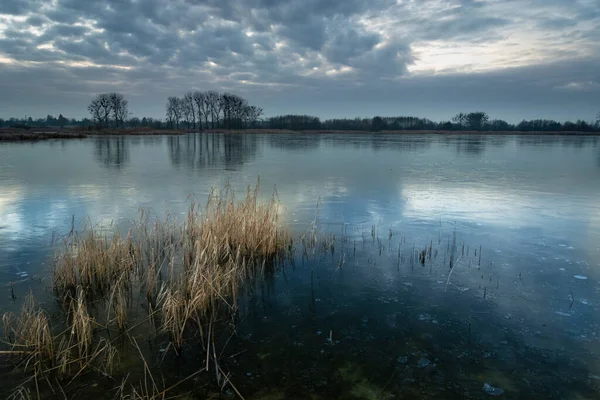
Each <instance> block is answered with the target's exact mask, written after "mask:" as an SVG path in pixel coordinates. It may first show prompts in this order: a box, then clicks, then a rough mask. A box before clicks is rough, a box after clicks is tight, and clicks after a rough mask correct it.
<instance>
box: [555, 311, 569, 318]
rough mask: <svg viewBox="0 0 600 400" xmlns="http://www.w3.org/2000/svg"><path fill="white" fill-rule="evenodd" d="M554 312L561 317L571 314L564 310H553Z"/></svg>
mask: <svg viewBox="0 0 600 400" xmlns="http://www.w3.org/2000/svg"><path fill="white" fill-rule="evenodd" d="M554 313H555V314H556V315H560V316H561V317H570V316H571V314H569V313H566V312H562V311H554Z"/></svg>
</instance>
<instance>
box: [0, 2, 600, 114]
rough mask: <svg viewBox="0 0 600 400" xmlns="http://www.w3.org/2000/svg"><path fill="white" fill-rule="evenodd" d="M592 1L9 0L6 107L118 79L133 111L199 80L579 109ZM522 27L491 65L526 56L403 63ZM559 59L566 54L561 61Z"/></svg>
mask: <svg viewBox="0 0 600 400" xmlns="http://www.w3.org/2000/svg"><path fill="white" fill-rule="evenodd" d="M597 5H598V4H597V2H595V1H588V0H580V1H571V0H508V1H496V0H487V1H484V0H431V1H427V2H422V1H416V0H410V1H403V2H399V3H398V2H396V1H395V0H374V1H364V0H346V1H322V0H144V1H139V0H111V1H108V0H106V1H87V0H56V1H55V2H49V1H38V0H13V1H4V2H0V84H2V89H3V96H2V97H1V99H0V107H1V108H2V109H3V110H5V111H4V112H8V113H9V114H12V113H14V114H19V115H21V114H23V113H24V112H25V113H27V114H36V112H35V110H33V111H32V110H30V109H29V107H31V106H32V104H33V105H35V107H38V105H39V104H41V101H42V99H50V98H52V99H53V100H52V101H51V102H50V103H49V105H48V107H50V108H51V107H55V108H56V109H58V108H59V107H63V108H64V109H63V108H61V110H56V111H53V109H49V110H47V111H48V112H55V113H57V112H63V113H64V114H70V115H74V116H75V115H76V116H82V115H84V113H85V108H84V107H82V106H81V99H85V98H89V97H92V96H93V95H94V93H97V92H99V91H104V90H113V89H115V88H117V89H118V90H119V91H122V92H124V93H125V94H129V95H130V96H131V97H132V102H131V103H132V108H133V110H134V111H135V112H136V113H138V114H154V116H161V115H162V114H163V110H162V107H163V105H164V104H163V103H164V98H165V96H167V95H174V94H181V93H183V92H184V91H187V90H190V88H198V89H217V90H231V91H235V92H238V93H240V94H242V95H247V96H248V97H251V100H253V101H254V102H255V103H257V104H259V105H261V106H263V107H264V108H265V109H266V111H267V113H269V114H275V113H279V112H295V111H297V112H305V111H306V110H308V109H310V107H311V104H313V103H315V104H316V103H318V102H319V101H324V99H327V101H328V102H329V103H328V105H326V104H321V105H320V106H319V107H318V108H316V109H315V110H316V111H315V112H316V113H325V114H328V113H329V114H331V113H332V112H334V111H335V112H339V113H341V115H348V114H350V115H351V114H354V113H355V111H352V110H353V108H352V107H354V106H352V104H355V103H362V104H365V105H374V104H377V105H378V107H379V108H380V109H382V108H385V107H386V104H387V105H388V106H389V108H390V110H397V109H398V108H399V107H398V106H399V105H402V104H400V103H402V102H404V103H405V104H404V105H406V104H410V106H413V107H414V106H415V102H421V103H422V104H423V105H428V104H433V103H435V104H438V103H439V99H442V98H443V99H447V101H448V102H450V103H452V104H458V103H461V102H463V101H464V103H465V104H469V102H471V103H473V106H477V105H478V104H482V102H483V104H489V105H494V106H495V107H497V106H499V104H501V103H502V102H503V101H505V102H508V101H510V99H511V98H513V97H514V96H520V97H519V99H520V100H519V101H523V100H524V99H528V100H529V101H530V102H532V103H535V102H536V101H537V104H543V103H545V102H546V103H547V102H548V98H549V97H551V96H554V97H555V98H561V96H562V98H569V99H572V100H570V101H572V104H573V106H572V109H573V110H575V109H577V105H578V106H579V109H585V106H584V105H582V104H583V102H584V101H586V102H593V101H592V100H595V101H596V102H598V103H600V98H599V97H600V90H599V89H598V84H599V81H600V78H599V77H598V73H597V72H593V71H594V68H593V67H599V68H597V69H596V71H597V70H600V66H599V65H598V59H599V56H598V50H600V48H599V46H598V44H597V43H599V42H600V28H598V27H599V26H600V7H598V6H597ZM528 29H536V31H535V32H536V35H537V36H536V38H537V39H536V40H537V43H538V44H534V45H531V46H528V47H527V46H525V47H523V48H519V50H518V51H516V50H515V51H514V52H513V53H507V54H508V55H507V56H506V57H505V58H503V59H502V60H501V61H499V62H498V68H499V67H500V66H502V67H506V66H511V62H512V60H513V59H514V60H517V59H518V60H519V63H523V61H522V60H523V59H525V60H533V61H529V63H530V64H532V65H530V66H528V67H519V68H507V69H503V70H501V71H500V70H497V68H494V65H492V66H490V65H486V68H485V70H486V71H487V72H478V73H458V72H456V71H454V72H453V71H447V72H446V73H444V74H434V73H433V71H429V72H427V70H426V71H420V72H419V73H411V72H410V71H411V68H412V67H414V66H415V65H417V66H418V63H419V62H420V60H421V59H426V58H427V57H430V58H431V57H434V58H433V59H434V60H435V59H436V58H435V56H436V55H437V54H436V51H441V50H435V49H436V48H439V49H442V50H443V49H444V48H445V47H444V46H451V47H452V46H454V47H456V46H457V43H458V44H459V45H462V46H475V45H478V46H491V45H493V44H495V43H500V42H502V41H507V40H512V41H513V42H514V43H512V44H511V45H512V46H520V45H521V43H522V42H527V40H529V36H527V35H528V34H529V33H528ZM519 35H524V36H522V37H521V36H519ZM557 41H558V42H557ZM430 43H434V44H435V46H438V47H431V46H430ZM428 46H430V47H428ZM508 46H509V45H508V44H506V45H505V46H504V47H502V48H499V50H498V52H502V51H509V50H510V48H509V47H508ZM536 46H537V47H536ZM542 46H543V47H542ZM415 48H418V49H419V51H420V53H416V52H415ZM423 49H425V51H429V53H427V54H423V53H422V52H423V51H424V50H423ZM427 49H430V50H427ZM460 51H469V50H464V49H458V50H456V52H460ZM471 51H472V50H471ZM458 56H460V54H458V55H457V57H458ZM462 57H463V58H462V59H464V60H465V61H464V63H466V64H469V65H478V63H484V62H487V63H488V64H489V62H490V61H486V60H485V59H484V58H483V57H482V58H481V59H479V57H478V55H477V54H470V53H467V55H466V56H465V55H463V56H462ZM566 58H569V59H570V61H569V62H567V63H562V61H560V60H563V59H566ZM540 60H544V61H540ZM553 60H556V61H553ZM450 61H452V60H450ZM515 62H516V61H515ZM429 68H435V69H436V70H437V69H442V70H443V69H444V68H445V67H444V65H434V66H432V67H429ZM35 87H37V89H36V90H33V88H35ZM475 88H477V89H475ZM484 94H485V95H484ZM35 96H36V98H35V99H34V98H33V97H35ZM536 96H538V97H536ZM578 96H579V97H578ZM536 99H537V100H536ZM133 100H135V101H133ZM152 101H153V102H152ZM557 101H558V100H557ZM136 104H139V105H138V106H136ZM285 104H289V105H290V106H289V107H288V108H286V106H285ZM345 105H346V106H345ZM65 107H66V108H65ZM136 107H137V108H136ZM369 107H370V106H365V107H363V108H364V109H365V110H369ZM568 107H570V106H567V107H566V108H568ZM400 108H401V107H400ZM520 108H521V109H523V108H525V109H526V108H527V107H526V106H523V105H521V106H520ZM534 108H535V104H533V105H530V109H531V110H533V109H534ZM47 111H46V110H45V109H43V108H40V109H39V112H37V113H39V114H45V113H46V112H47ZM369 113H379V112H378V111H376V110H375V111H373V110H370V111H369ZM432 116H433V115H432Z"/></svg>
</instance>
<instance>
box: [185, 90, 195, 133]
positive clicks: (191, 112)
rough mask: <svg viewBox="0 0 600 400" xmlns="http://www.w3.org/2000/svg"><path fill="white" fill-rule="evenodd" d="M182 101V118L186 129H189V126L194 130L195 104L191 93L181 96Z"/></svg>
mask: <svg viewBox="0 0 600 400" xmlns="http://www.w3.org/2000/svg"><path fill="white" fill-rule="evenodd" d="M182 101H183V103H182V111H183V118H184V119H185V121H186V123H187V126H188V129H190V125H192V126H193V127H194V129H196V103H195V102H194V95H193V94H192V92H187V93H186V94H185V95H184V96H183V99H182Z"/></svg>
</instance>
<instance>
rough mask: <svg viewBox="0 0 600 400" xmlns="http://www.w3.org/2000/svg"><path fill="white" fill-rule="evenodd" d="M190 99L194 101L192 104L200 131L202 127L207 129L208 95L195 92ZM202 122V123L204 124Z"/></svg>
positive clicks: (208, 115) (208, 114)
mask: <svg viewBox="0 0 600 400" xmlns="http://www.w3.org/2000/svg"><path fill="white" fill-rule="evenodd" d="M192 97H193V99H194V103H196V112H197V114H198V124H199V128H200V130H202V127H203V126H204V128H208V119H209V117H210V105H209V104H208V94H207V93H205V92H200V91H195V92H194V94H193V95H192ZM202 121H204V124H203V123H202Z"/></svg>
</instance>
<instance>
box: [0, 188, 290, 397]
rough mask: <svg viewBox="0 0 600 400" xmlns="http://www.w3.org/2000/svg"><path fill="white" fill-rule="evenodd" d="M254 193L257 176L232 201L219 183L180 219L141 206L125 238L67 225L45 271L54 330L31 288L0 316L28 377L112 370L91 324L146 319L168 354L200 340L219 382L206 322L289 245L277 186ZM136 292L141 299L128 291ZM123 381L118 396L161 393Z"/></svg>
mask: <svg viewBox="0 0 600 400" xmlns="http://www.w3.org/2000/svg"><path fill="white" fill-rule="evenodd" d="M258 192H259V184H258V183H257V185H256V186H255V187H254V188H251V187H248V188H247V190H246V193H245V196H244V197H243V198H242V200H241V201H238V200H237V199H236V197H235V194H234V191H233V190H232V188H231V186H230V185H229V184H227V185H226V186H225V188H224V189H223V190H213V191H212V192H211V193H210V195H209V198H208V201H207V203H206V205H205V207H204V208H201V207H199V206H198V203H196V202H192V203H191V205H190V208H189V210H188V214H187V218H186V220H185V221H184V222H183V223H182V224H181V225H178V223H177V221H175V220H174V219H173V218H172V217H171V216H167V218H166V219H165V220H164V221H162V220H151V219H150V217H149V214H148V213H147V212H145V211H142V212H141V214H140V219H139V221H138V222H137V223H135V224H133V225H132V227H131V229H130V230H129V233H128V235H127V237H122V236H121V235H120V233H119V231H118V230H116V229H115V230H113V231H111V230H102V229H99V228H97V227H91V228H87V229H84V230H83V231H82V232H75V231H74V230H72V232H71V233H70V234H69V235H68V236H67V237H66V238H65V239H64V243H63V246H62V248H61V250H60V251H59V252H58V253H57V254H56V256H55V262H54V268H53V279H52V284H53V288H54V290H55V293H56V294H57V296H58V298H59V299H62V304H63V306H64V310H65V314H66V316H67V318H66V321H65V322H64V323H63V326H64V329H63V331H62V332H59V333H58V334H56V335H54V336H53V335H52V330H51V328H50V325H49V322H48V317H47V316H46V314H45V313H44V312H43V311H41V310H39V309H37V308H36V307H35V305H34V303H33V298H32V297H31V296H30V297H28V299H27V300H26V301H25V304H24V306H23V310H22V312H21V315H20V316H18V317H16V316H14V315H12V314H6V315H5V316H4V317H3V321H4V326H5V332H6V336H7V338H9V340H10V343H11V345H12V348H13V351H14V353H15V354H17V353H18V354H21V355H23V356H24V357H23V359H24V360H23V361H24V366H25V369H28V370H31V369H32V368H33V371H34V372H35V374H36V375H37V374H45V373H47V372H51V371H54V372H57V373H58V375H59V376H60V377H63V378H64V377H66V376H74V377H77V376H78V375H80V374H81V373H82V372H83V371H85V370H88V369H93V370H96V371H100V372H101V373H102V374H111V373H112V370H113V368H114V367H115V365H116V364H117V362H118V354H117V352H116V349H115V348H114V347H113V346H112V344H111V341H109V340H107V339H106V338H105V337H102V336H101V334H100V333H98V332H107V333H108V335H110V332H111V330H112V327H116V328H117V329H118V330H119V331H120V333H119V335H118V336H117V338H118V337H126V336H127V337H132V336H131V335H130V330H131V329H133V328H134V327H136V326H139V325H140V324H142V323H147V322H145V321H150V324H151V325H152V326H153V331H154V332H155V334H167V335H168V336H169V337H170V340H171V344H170V345H169V346H168V347H167V348H172V349H175V350H176V351H177V352H180V351H181V350H182V348H183V347H184V345H185V344H186V338H188V337H190V338H194V342H195V343H197V342H198V338H200V339H201V343H202V347H203V348H204V351H205V355H206V360H205V361H206V362H205V366H204V369H206V370H208V369H209V367H210V365H214V370H215V372H216V374H217V379H218V380H219V377H220V376H221V375H222V370H220V367H219V365H218V356H217V352H216V350H215V330H216V329H218V326H219V323H220V322H221V321H227V319H228V318H231V317H233V316H235V313H236V312H237V301H238V292H239V288H240V285H242V284H244V283H247V282H249V281H250V279H255V278H256V277H258V276H260V275H261V273H264V272H265V271H266V270H267V268H268V271H271V272H272V271H274V269H275V267H276V266H277V265H279V264H280V263H282V262H285V261H286V259H287V258H288V257H289V256H290V255H291V254H292V253H293V239H292V236H291V234H290V233H289V232H288V231H287V230H286V229H284V228H282V227H281V221H280V204H279V199H278V196H277V193H276V192H274V194H273V196H272V198H271V199H270V201H267V202H261V201H259V199H258ZM136 293H138V294H139V295H140V297H141V298H140V299H139V300H142V299H143V298H145V299H146V301H143V300H142V301H139V300H137V299H134V296H135V295H136ZM140 303H142V306H143V307H146V305H147V311H148V319H147V320H146V319H145V317H144V319H142V321H135V320H133V319H134V318H135V315H136V312H135V311H136V310H132V305H133V304H140ZM90 310H91V311H92V312H94V313H95V314H94V315H91V314H90ZM104 318H105V319H104ZM225 325H227V324H225ZM95 328H102V329H95ZM135 347H137V343H136V344H135ZM137 349H138V351H139V352H140V354H141V350H139V347H137ZM211 360H212V362H211ZM145 365H146V364H145ZM145 368H146V370H147V369H148V368H147V365H146V367H145ZM73 379H74V378H73ZM124 389H125V387H124V386H122V387H121V391H120V392H121V396H122V397H123V398H147V397H156V395H157V393H163V394H164V392H159V391H158V390H157V388H156V385H154V384H152V385H144V386H143V387H138V388H134V387H132V388H131V389H132V391H131V393H130V394H128V395H125V394H124V392H123V390H124Z"/></svg>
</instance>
